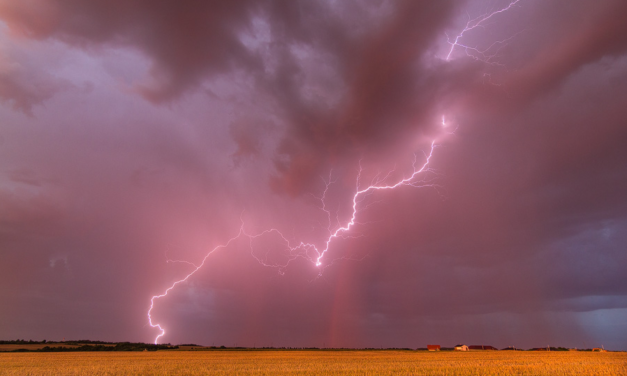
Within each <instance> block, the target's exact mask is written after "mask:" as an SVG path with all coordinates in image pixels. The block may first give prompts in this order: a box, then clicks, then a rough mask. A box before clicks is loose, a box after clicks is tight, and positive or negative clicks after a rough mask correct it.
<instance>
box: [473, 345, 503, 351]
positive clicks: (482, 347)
mask: <svg viewBox="0 0 627 376" xmlns="http://www.w3.org/2000/svg"><path fill="white" fill-rule="evenodd" d="M468 350H498V349H497V348H496V347H494V346H486V345H473V346H468Z"/></svg>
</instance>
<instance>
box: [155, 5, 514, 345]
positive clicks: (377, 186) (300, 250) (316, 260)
mask: <svg viewBox="0 0 627 376" xmlns="http://www.w3.org/2000/svg"><path fill="white" fill-rule="evenodd" d="M519 1H520V0H512V1H511V2H510V3H509V5H507V6H506V7H504V8H502V9H499V10H496V11H493V12H490V13H486V14H483V15H481V16H479V17H477V18H474V19H471V20H468V21H467V22H466V26H465V27H464V28H463V30H461V31H460V32H459V33H458V34H457V36H456V37H455V39H454V40H453V41H451V40H450V39H448V43H449V44H450V45H451V48H450V50H449V52H448V54H447V55H446V61H449V60H450V59H451V56H452V54H453V51H454V50H455V48H456V47H460V48H463V49H464V50H465V52H466V54H467V55H468V56H470V57H472V58H475V59H479V60H482V61H485V62H486V63H490V64H492V62H491V59H492V58H494V57H495V55H496V53H492V54H490V52H489V51H491V50H492V49H493V48H497V47H498V46H501V45H503V44H505V43H506V42H507V41H508V40H509V39H511V38H513V37H510V38H507V39H505V40H500V41H496V42H494V43H493V44H492V45H490V46H489V47H488V48H486V49H484V50H480V49H478V48H476V47H471V46H467V45H465V44H463V43H461V41H460V40H461V39H462V38H463V37H464V35H465V34H467V33H468V32H471V31H473V30H474V29H476V28H479V27H483V26H484V25H485V23H486V22H487V21H488V20H490V19H491V18H493V17H495V16H497V15H499V14H501V13H503V12H506V11H508V10H509V9H511V8H512V7H514V6H515V5H516V4H517V3H518V2H519ZM470 52H473V53H474V54H472V53H470ZM440 124H441V126H442V128H446V127H449V125H450V123H449V122H448V121H447V120H446V118H445V116H444V115H443V116H442V121H441V123H440ZM453 132H454V131H453ZM453 132H445V133H449V134H450V133H453ZM435 148H436V141H435V140H433V141H432V142H431V145H430V149H429V153H426V154H425V160H424V163H422V164H421V165H417V159H416V156H414V161H413V164H412V167H413V170H412V172H411V174H409V175H408V176H406V177H404V178H401V179H398V180H395V181H394V182H392V183H388V181H389V180H390V176H391V175H392V173H394V172H395V170H391V171H389V172H388V173H387V174H386V175H385V176H383V177H380V176H379V175H377V176H375V178H374V179H373V181H371V182H370V184H369V185H367V186H365V187H362V186H361V185H362V184H361V175H362V172H363V169H362V167H361V163H360V165H359V171H358V173H357V179H356V187H355V193H354V195H353V197H352V201H351V202H352V212H351V216H350V219H349V220H348V221H346V223H345V224H344V225H340V220H339V218H337V217H336V223H337V224H336V226H335V229H334V230H333V226H332V225H331V220H332V216H331V211H330V210H329V208H328V206H327V203H326V197H327V193H328V191H329V187H330V185H331V184H333V183H334V182H335V181H334V180H332V176H331V175H332V172H330V173H329V177H328V179H324V178H323V181H324V183H325V188H324V191H323V192H322V196H321V197H315V198H316V199H317V200H319V201H320V203H321V208H320V209H321V210H322V211H323V212H324V213H326V216H327V220H328V224H327V231H328V237H327V238H326V240H325V241H324V242H323V245H324V246H323V247H320V248H319V247H318V246H316V245H315V244H313V243H306V242H302V241H300V242H296V243H295V244H294V245H293V244H292V242H291V241H290V240H289V239H288V238H287V237H286V236H285V235H283V233H281V231H279V230H278V229H276V228H271V229H267V230H265V231H263V232H261V233H258V234H249V233H247V232H246V231H245V229H244V222H243V221H242V223H241V226H240V229H239V232H238V233H237V235H235V236H234V237H232V238H231V239H229V240H228V241H227V242H226V243H225V244H223V245H219V246H217V247H215V248H213V249H212V250H211V251H209V252H208V253H207V254H206V255H205V257H204V258H203V259H202V261H201V262H200V263H199V264H194V263H191V262H188V261H182V260H167V262H173V263H186V264H189V265H190V266H191V267H193V270H192V271H191V272H189V273H188V274H187V275H186V276H185V277H184V278H182V279H179V280H177V281H175V282H173V283H172V284H171V285H170V286H169V287H168V288H167V289H166V290H165V291H164V292H163V293H162V294H159V295H154V296H153V297H152V298H151V299H150V308H149V309H148V313H147V315H148V324H149V325H150V326H151V327H152V328H155V329H158V330H159V335H157V337H156V338H155V344H157V343H158V342H159V339H160V338H162V337H163V336H164V335H165V329H164V328H163V327H162V326H161V325H160V324H159V323H155V322H154V321H153V318H152V312H153V309H154V308H155V302H156V300H158V299H161V298H164V297H166V296H167V295H168V293H169V292H170V291H172V290H173V289H174V288H175V287H176V286H178V285H180V284H182V283H184V282H186V281H187V280H189V279H190V278H191V277H192V276H193V275H194V274H196V272H197V271H199V270H200V269H201V268H202V267H203V266H204V265H205V262H206V261H207V259H208V258H209V256H210V255H211V254H213V253H214V252H216V251H218V250H220V249H224V248H227V247H228V246H229V245H231V244H232V243H233V242H234V241H236V240H237V239H239V238H242V237H246V238H248V239H249V244H250V250H251V252H250V253H251V255H252V257H253V258H255V259H256V260H257V261H258V262H259V263H260V264H261V265H263V266H266V267H272V268H277V269H278V271H279V273H280V274H283V270H284V269H285V268H286V267H287V266H288V265H289V264H290V263H291V262H292V261H294V260H296V259H298V258H304V259H306V260H308V261H310V262H312V263H313V264H314V265H315V266H316V267H318V268H320V274H319V275H322V272H323V270H324V269H325V268H326V267H328V266H330V264H328V263H325V265H323V258H324V257H325V255H326V254H327V253H328V252H329V249H330V248H331V245H332V243H333V241H334V240H335V239H338V238H342V239H345V238H350V237H354V236H351V235H349V234H348V233H349V232H350V230H351V229H352V228H353V227H354V226H355V224H357V223H358V222H357V216H358V214H359V212H360V211H362V210H365V209H367V208H368V206H369V205H361V204H362V203H363V202H364V200H365V199H366V198H367V197H368V196H369V195H371V194H373V193H374V192H377V191H384V190H393V189H396V188H399V187H402V186H410V187H415V188H419V187H433V186H434V185H433V184H429V183H425V181H424V180H422V181H421V180H419V179H418V177H419V176H420V175H422V174H424V173H426V172H428V171H429V164H430V162H431V158H432V156H433V153H434V150H435ZM270 235H275V236H278V238H279V239H280V241H281V242H283V244H284V247H285V250H286V251H287V255H288V256H287V261H286V262H284V263H282V264H278V263H269V262H268V261H267V254H266V255H265V257H264V256H259V255H256V254H255V253H254V252H253V250H254V247H253V241H254V240H255V239H258V238H261V237H264V236H270Z"/></svg>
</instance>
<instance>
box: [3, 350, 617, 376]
mask: <svg viewBox="0 0 627 376" xmlns="http://www.w3.org/2000/svg"><path fill="white" fill-rule="evenodd" d="M86 374H90V375H207V374H209V375H233V374H237V375H460V376H461V375H464V376H465V375H627V353H590V352H547V353H541V352H512V351H507V352H504V351H503V352H487V351H486V352H468V353H460V352H440V353H428V352H414V351H322V350H321V351H156V352H123V353H121V352H118V353H109V352H74V353H4V354H0V375H86Z"/></svg>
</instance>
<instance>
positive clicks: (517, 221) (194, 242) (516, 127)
mask: <svg viewBox="0 0 627 376" xmlns="http://www.w3.org/2000/svg"><path fill="white" fill-rule="evenodd" d="M508 4H509V2H507V1H505V2H502V1H488V2H485V1H468V2H459V1H438V2H404V1H399V2H396V1H374V0H373V1H351V2H334V1H318V2H311V1H290V2H287V1H228V2H220V1H188V2H173V1H153V0H130V1H128V0H127V1H111V0H94V1H89V2H85V1H82V0H28V1H12V0H0V321H1V322H0V338H2V339H17V338H24V339H30V338H32V339H44V338H45V339H48V340H60V339H62V338H68V339H69V338H72V339H82V338H85V339H94V340H97V339H98V340H112V341H143V342H151V341H153V340H154V337H155V336H156V335H157V334H158V330H155V329H153V328H151V327H150V326H148V323H147V318H146V312H147V310H148V308H149V306H150V297H151V296H153V295H158V294H161V293H163V291H164V290H165V289H166V288H168V287H169V286H171V285H172V283H173V282H174V281H176V280H179V279H181V278H183V277H184V276H185V275H186V274H187V273H189V272H190V271H191V270H192V269H193V266H191V265H189V264H186V263H172V262H167V260H168V259H170V260H184V261H188V262H191V263H194V264H198V263H200V262H201V261H202V259H203V258H204V257H205V255H206V254H207V252H209V251H211V250H212V249H213V248H214V247H216V246H217V245H220V244H224V243H225V242H227V241H228V240H229V239H230V238H232V237H233V236H235V235H237V233H238V231H239V230H240V226H241V224H242V221H243V223H244V228H245V230H246V232H247V233H250V234H254V233H260V232H262V231H264V230H267V229H270V228H275V229H278V230H280V231H281V232H282V233H283V234H284V236H285V237H286V238H287V239H289V240H290V241H291V242H295V243H298V242H300V241H303V242H306V243H312V244H315V245H316V246H317V247H322V248H324V242H325V241H326V239H327V238H328V235H329V231H330V230H331V231H333V230H334V229H335V228H337V225H338V223H340V224H345V223H346V222H347V221H348V220H350V215H351V205H352V203H351V199H352V196H353V195H354V194H355V190H356V179H357V175H358V172H359V168H360V165H361V168H362V175H361V182H362V183H363V182H369V181H371V179H373V178H375V176H376V174H377V173H381V174H383V175H385V174H386V173H387V172H388V171H390V170H392V169H395V168H396V173H393V174H392V175H390V179H391V180H390V181H393V180H394V179H398V178H401V177H402V176H406V175H407V174H410V173H411V169H412V160H413V158H414V155H415V156H416V158H417V161H418V164H420V163H422V162H424V153H428V152H429V145H430V142H431V141H432V140H436V143H437V147H436V149H435V151H434V154H433V158H432V160H431V163H430V165H429V167H430V170H429V171H427V172H426V173H425V174H424V178H425V179H426V180H425V181H426V183H427V184H428V185H431V186H429V187H422V188H414V187H399V188H397V189H394V190H388V191H385V192H383V191H382V192H375V193H373V194H372V195H370V196H368V197H367V198H365V200H364V201H362V202H360V205H361V206H360V208H362V209H363V210H360V212H359V213H358V217H357V221H356V222H357V223H356V225H355V226H354V227H353V228H351V230H350V231H348V232H346V234H345V235H348V237H346V238H343V239H336V240H334V241H333V243H332V245H331V247H330V248H329V251H328V253H327V254H326V255H325V257H324V259H323V265H321V267H317V266H316V265H315V263H313V262H312V260H311V259H307V258H298V259H295V260H293V261H291V262H290V263H289V265H287V266H285V267H267V266H264V265H262V263H260V262H259V260H262V261H263V262H264V263H267V264H276V265H278V264H283V265H285V264H286V263H287V260H288V259H289V255H288V254H287V253H286V249H285V247H284V245H283V242H282V241H281V239H280V238H279V237H278V236H276V234H268V235H267V236H264V237H261V238H258V239H255V240H254V241H253V242H252V243H251V242H250V240H249V239H248V238H246V237H241V238H239V239H237V240H235V241H234V242H232V243H231V244H230V245H229V246H228V247H227V248H224V249H220V250H218V251H216V252H215V253H213V254H211V255H210V256H209V257H208V258H207V261H206V263H205V265H204V266H203V268H202V269H200V270H199V271H198V272H197V273H196V274H194V275H193V276H192V277H191V278H190V279H189V280H188V281H186V282H185V283H182V284H180V285H178V286H177V287H176V288H175V289H173V290H172V292H171V293H170V294H169V295H168V296H167V297H165V298H162V299H159V300H157V301H156V303H155V309H154V310H153V317H154V319H155V320H156V321H157V322H159V323H160V324H161V325H162V326H163V327H165V328H166V331H167V333H166V335H165V336H164V337H163V339H162V341H163V342H170V343H190V342H194V343H200V344H205V345H212V344H215V345H227V346H233V345H239V346H271V345H273V346H316V347H319V346H335V347H340V346H347V347H412V348H416V347H424V346H425V345H426V344H427V343H440V344H442V345H443V346H452V345H455V344H457V343H466V344H489V345H493V346H497V347H505V346H511V345H515V346H518V347H536V346H546V345H547V344H549V345H555V346H558V345H559V346H571V347H579V348H581V347H597V346H601V345H604V346H605V347H606V348H613V349H627V340H626V339H627V326H626V324H625V317H626V315H627V277H626V275H627V273H625V270H627V249H626V244H627V201H626V200H625V199H624V196H625V192H627V148H626V147H625V140H627V127H626V126H625V119H626V118H627V107H626V106H625V103H627V55H626V52H627V39H626V38H625V35H627V23H625V21H624V20H625V15H626V14H627V3H625V2H624V1H620V0H616V1H611V0H602V1H596V2H590V1H583V0H582V1H570V2H568V4H564V3H563V2H547V1H539V0H520V1H519V2H518V3H516V4H515V5H514V6H512V7H511V8H510V9H508V10H507V11H506V12H503V13H499V14H498V15H496V16H494V17H493V18H491V19H490V20H489V22H486V23H485V24H484V25H482V27H478V28H476V29H473V30H471V31H469V32H468V33H466V34H464V37H463V38H462V39H461V40H460V41H461V43H462V44H463V45H464V46H470V47H472V48H477V49H479V50H484V49H487V48H488V47H491V48H490V49H489V50H488V51H487V52H486V53H485V54H484V55H478V54H477V52H475V51H476V50H473V49H465V48H463V46H457V47H456V48H455V49H454V51H453V53H452V54H451V58H450V59H449V60H447V59H446V56H447V54H448V52H449V50H450V44H449V43H448V40H452V39H454V37H455V36H456V35H457V34H458V33H459V32H460V31H461V30H462V29H463V28H464V26H465V25H466V22H467V21H468V17H470V18H471V19H473V18H475V17H478V16H481V15H485V14H489V13H490V12H492V11H494V10H498V9H502V8H504V7H506V6H507V5H508ZM447 36H448V38H449V39H448V40H447ZM501 42H502V43H501ZM469 55H470V56H469ZM443 116H444V119H445V121H446V123H447V127H445V128H443V127H442V117H443ZM329 179H331V181H333V183H332V184H331V185H330V186H329V190H328V191H327V195H326V196H325V197H326V203H325V205H326V206H325V207H326V208H327V209H328V210H329V212H330V213H331V215H330V216H327V214H326V213H325V212H324V211H323V210H321V202H320V200H319V199H318V198H319V197H321V195H322V194H323V192H324V190H325V180H326V181H328V180H329ZM362 187H363V186H362ZM329 218H331V222H330V223H329ZM251 245H252V248H251ZM251 253H252V254H251Z"/></svg>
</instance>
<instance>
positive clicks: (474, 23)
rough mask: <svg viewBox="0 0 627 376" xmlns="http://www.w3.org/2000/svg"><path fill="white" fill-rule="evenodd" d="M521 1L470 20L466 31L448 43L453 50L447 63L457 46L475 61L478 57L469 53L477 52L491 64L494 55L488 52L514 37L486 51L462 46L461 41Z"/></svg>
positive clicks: (515, 1) (515, 0)
mask: <svg viewBox="0 0 627 376" xmlns="http://www.w3.org/2000/svg"><path fill="white" fill-rule="evenodd" d="M519 1H520V0H513V1H512V2H510V3H509V5H508V6H506V7H505V8H502V9H499V10H496V11H493V12H491V13H486V14H483V15H481V16H479V17H477V18H474V19H472V20H468V22H466V27H464V29H463V30H462V31H460V32H459V34H457V36H456V37H455V39H454V40H453V41H452V42H451V41H450V40H449V41H448V43H449V44H450V45H451V49H450V50H449V52H448V55H446V61H449V60H450V59H451V55H452V54H453V50H455V47H456V46H459V47H461V48H463V49H464V50H465V51H466V54H467V55H468V56H471V57H473V58H475V59H478V58H477V57H476V56H473V55H470V54H468V51H469V50H471V51H475V52H476V53H478V54H479V55H482V56H483V59H482V60H483V61H486V62H489V60H490V58H492V57H494V55H490V56H487V55H486V53H487V51H489V50H490V49H492V48H493V47H495V46H497V45H502V44H504V43H506V42H507V41H508V40H510V39H511V38H513V37H510V38H507V39H505V40H501V41H496V42H494V43H492V45H490V46H489V47H488V48H487V49H485V50H479V49H478V48H476V47H470V46H466V45H464V44H462V43H461V42H460V41H459V40H460V39H461V38H462V37H463V36H464V34H466V33H467V32H469V31H472V30H474V29H476V28H478V27H482V26H483V24H484V23H485V22H486V21H488V20H489V19H491V18H492V17H494V16H496V15H498V14H500V13H503V12H507V11H508V10H509V9H511V8H512V7H513V6H514V5H516V4H517V3H518V2H519Z"/></svg>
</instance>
